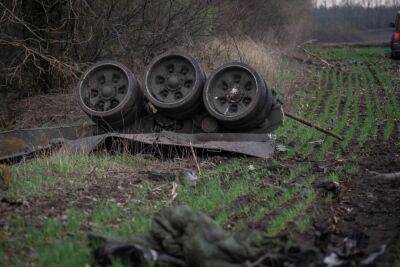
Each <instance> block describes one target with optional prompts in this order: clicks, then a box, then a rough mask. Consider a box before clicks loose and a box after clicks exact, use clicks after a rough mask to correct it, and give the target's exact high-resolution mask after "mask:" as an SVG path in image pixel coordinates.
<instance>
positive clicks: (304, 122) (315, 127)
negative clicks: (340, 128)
mask: <svg viewBox="0 0 400 267" xmlns="http://www.w3.org/2000/svg"><path fill="white" fill-rule="evenodd" d="M285 115H286V116H288V117H289V118H291V119H294V120H296V121H298V122H300V123H302V124H304V125H307V126H309V127H311V128H314V129H316V130H317V131H320V132H322V133H324V134H327V135H329V136H332V137H334V138H336V139H338V140H340V141H343V140H344V138H343V137H342V136H340V135H337V134H335V133H333V132H332V131H329V130H328V129H324V128H321V127H319V126H317V125H315V124H313V123H312V122H309V121H306V120H305V119H303V118H300V117H298V116H296V115H294V114H291V113H289V112H286V111H285Z"/></svg>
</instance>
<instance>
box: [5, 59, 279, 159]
mask: <svg viewBox="0 0 400 267" xmlns="http://www.w3.org/2000/svg"><path fill="white" fill-rule="evenodd" d="M142 84H143V86H140V83H139V81H138V79H137V78H136V77H135V75H134V74H133V73H132V72H131V71H130V70H129V69H128V68H127V67H126V66H124V65H123V64H121V63H119V62H117V61H102V62H98V63H96V64H94V65H92V66H91V67H90V68H89V69H87V70H86V72H85V73H84V74H83V75H82V77H81V79H80V81H79V83H78V86H77V87H76V95H77V100H78V103H79V105H80V107H81V108H82V110H83V111H84V112H85V113H86V114H87V115H88V116H89V117H90V118H91V119H92V120H93V122H94V123H95V124H94V125H91V126H85V127H83V126H74V127H61V128H41V129H27V130H16V131H10V132H4V133H1V134H0V160H2V161H5V160H15V159H20V158H23V157H26V156H28V155H31V154H35V153H37V152H38V151H42V150H46V149H50V148H53V147H54V146H60V145H61V147H62V149H64V150H65V151H66V152H68V153H91V152H93V151H96V150H98V149H99V148H104V147H106V148H108V149H116V147H119V145H120V144H122V143H124V145H125V146H128V147H130V148H134V149H136V151H137V150H138V149H140V152H148V151H149V149H150V150H151V151H152V152H154V151H157V152H160V151H162V150H164V148H169V149H171V148H174V149H177V148H184V149H185V148H190V149H192V151H194V150H195V149H196V150H202V151H206V152H211V153H212V152H219V151H226V152H233V153H240V154H244V155H249V156H255V157H261V158H269V157H271V156H272V154H273V151H274V140H273V138H272V137H271V135H270V133H271V132H273V131H274V130H276V129H277V128H278V127H279V126H281V125H282V122H283V110H282V106H281V104H280V103H279V102H278V101H277V99H276V98H275V96H274V94H273V91H272V90H271V88H270V87H269V86H268V85H267V83H266V82H265V80H264V79H263V77H262V76H261V75H260V74H259V73H258V72H257V71H255V70H254V69H253V68H252V67H251V66H249V65H246V64H243V63H238V62H233V63H228V64H225V65H223V66H221V67H219V68H217V69H216V70H214V71H213V72H212V73H211V74H210V75H209V76H208V77H206V74H205V72H204V71H203V69H202V67H201V65H200V64H199V62H198V61H196V60H195V59H194V58H192V57H191V56H189V55H187V54H184V53H180V52H170V53H167V54H163V55H161V56H159V57H157V58H155V59H154V60H153V61H152V63H151V64H150V65H149V66H148V67H147V69H146V72H145V75H144V77H143V82H142ZM121 141H126V142H121ZM116 144H118V145H116ZM155 148H156V149H155Z"/></svg>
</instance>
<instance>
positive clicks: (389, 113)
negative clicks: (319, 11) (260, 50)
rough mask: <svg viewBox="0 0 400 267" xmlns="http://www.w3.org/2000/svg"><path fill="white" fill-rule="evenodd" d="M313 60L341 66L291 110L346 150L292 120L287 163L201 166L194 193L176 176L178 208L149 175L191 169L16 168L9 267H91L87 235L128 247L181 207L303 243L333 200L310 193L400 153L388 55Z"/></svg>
mask: <svg viewBox="0 0 400 267" xmlns="http://www.w3.org/2000/svg"><path fill="white" fill-rule="evenodd" d="M313 52H314V53H318V54H319V55H320V56H321V57H322V58H324V59H326V60H327V61H328V62H329V63H330V64H332V65H333V67H328V66H326V65H324V64H323V63H320V62H317V61H316V62H315V64H313V65H309V66H307V67H305V70H304V75H303V76H304V78H303V80H304V82H303V83H302V84H303V86H302V88H300V89H299V90H298V92H296V95H295V98H294V100H293V101H292V102H291V103H290V105H291V107H290V108H291V110H295V111H296V113H297V114H298V115H300V116H302V117H304V118H306V119H308V120H310V121H314V122H316V123H317V124H318V125H320V126H323V127H326V128H329V129H331V130H332V131H333V132H336V133H338V134H341V135H342V136H343V137H344V139H345V140H344V141H337V140H335V139H334V138H332V137H327V136H325V135H323V134H321V133H319V132H317V131H316V130H314V129H311V128H308V127H306V126H303V125H301V124H299V123H297V122H295V121H293V120H291V119H286V120H285V124H284V126H283V127H282V128H280V129H279V130H278V131H277V132H276V134H277V137H278V143H281V144H284V145H285V146H286V147H287V148H288V151H287V152H284V153H278V154H277V155H276V156H275V158H274V159H272V160H270V161H262V160H257V159H249V158H242V157H238V158H230V159H228V158H220V157H217V158H212V159H207V158H203V159H199V161H200V167H201V169H202V173H201V175H200V177H199V184H198V185H197V187H195V188H193V187H191V186H190V185H188V184H185V183H184V182H182V181H179V176H180V172H179V170H177V171H176V177H177V180H178V181H177V184H178V188H177V196H176V198H173V197H172V196H171V189H172V183H173V182H172V181H152V180H149V179H146V178H145V177H142V176H143V175H142V174H140V172H141V171H144V170H149V169H156V170H164V171H169V170H171V169H174V168H176V169H180V168H195V165H194V162H193V160H192V159H190V158H188V159H174V160H167V161H160V160H158V159H148V157H143V156H131V155H127V154H126V155H117V156H110V155H98V156H90V157H81V156H79V157H71V156H68V157H65V156H62V155H54V156H52V157H50V158H39V159H34V160H31V161H29V162H26V163H21V164H18V165H16V166H14V167H12V173H13V183H12V184H11V186H10V188H9V189H8V190H7V191H4V192H2V193H1V194H4V195H5V196H7V197H9V198H13V199H18V200H20V201H21V202H22V205H21V206H20V207H18V208H15V209H13V210H12V209H11V208H10V210H5V211H0V214H3V215H4V216H5V217H6V218H7V219H6V222H7V224H5V226H4V227H2V228H0V230H1V232H0V266H25V265H26V262H32V263H33V265H37V266H85V264H90V263H91V262H92V259H91V254H90V249H89V248H88V246H87V234H88V233H89V232H94V233H99V234H103V235H106V236H110V237H116V238H127V237H129V236H132V235H135V234H137V233H139V232H142V231H146V229H148V228H149V226H150V222H151V218H152V214H153V213H154V212H156V211H158V210H159V209H161V208H162V207H166V206H171V205H172V206H173V205H178V204H183V203H184V204H187V205H189V206H191V207H194V208H196V209H200V210H202V211H204V212H205V213H207V214H209V215H210V216H212V217H213V218H214V219H215V220H216V221H217V222H218V223H220V224H221V225H223V226H224V227H225V228H226V229H230V230H233V231H237V230H242V229H246V228H249V227H250V228H257V229H262V230H264V231H266V232H267V233H268V234H269V235H271V236H276V235H278V234H282V233H288V234H289V235H291V234H292V233H296V234H298V235H302V234H305V233H306V232H307V230H308V229H309V227H310V225H311V224H312V222H313V220H314V219H316V218H318V217H319V216H321V214H322V213H323V212H324V207H325V205H326V204H327V203H329V202H330V201H331V197H332V196H331V195H330V194H321V193H320V192H319V191H318V190H317V189H315V188H314V187H313V184H315V183H317V182H321V181H334V182H338V183H342V182H345V181H346V180H348V179H352V177H354V176H355V175H357V174H358V173H359V172H360V160H359V158H360V155H361V154H362V153H364V152H363V151H365V149H367V148H368V147H370V146H371V145H372V144H376V143H388V144H391V145H392V146H395V147H398V148H399V149H400V143H399V139H398V136H399V134H400V122H399V119H400V105H399V99H400V98H399V92H396V86H398V85H399V84H400V83H399V79H398V75H395V72H396V71H397V69H396V66H395V65H394V63H393V62H392V61H391V60H390V59H388V58H386V57H385V55H386V54H387V53H388V52H389V50H388V49H385V48H334V49H328V48H324V49H322V48H321V49H314V51H313ZM278 89H279V88H278ZM250 165H252V167H251V168H250ZM325 166H329V167H327V168H325V169H324V167H325ZM253 167H254V168H253ZM322 169H324V170H322ZM138 178H140V180H139V181H137V180H138ZM135 181H137V182H135Z"/></svg>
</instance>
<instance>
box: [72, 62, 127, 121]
mask: <svg viewBox="0 0 400 267" xmlns="http://www.w3.org/2000/svg"><path fill="white" fill-rule="evenodd" d="M130 75H131V74H130V71H129V70H128V69H127V68H126V67H125V66H123V65H122V64H119V63H117V62H104V63H102V62H99V63H97V64H96V65H95V66H93V67H92V68H91V69H89V70H88V71H87V72H86V73H85V74H84V76H83V77H82V79H81V82H80V83H79V97H80V102H81V104H82V106H83V108H84V109H85V110H86V111H88V112H89V113H91V114H95V115H97V116H105V115H109V114H114V113H115V112H118V110H119V109H120V108H122V107H123V105H124V104H125V103H126V102H127V101H128V98H129V97H130V96H131V95H132V92H131V88H130V87H131V86H132V84H131V82H132V81H131V77H130Z"/></svg>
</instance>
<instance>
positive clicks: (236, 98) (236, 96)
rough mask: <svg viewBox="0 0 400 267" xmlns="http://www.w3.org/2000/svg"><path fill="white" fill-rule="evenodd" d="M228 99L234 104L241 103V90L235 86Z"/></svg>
mask: <svg viewBox="0 0 400 267" xmlns="http://www.w3.org/2000/svg"><path fill="white" fill-rule="evenodd" d="M227 97H228V99H229V100H230V102H233V103H237V102H240V100H241V99H242V93H241V90H240V89H239V88H238V87H236V86H234V87H233V88H232V89H231V90H230V91H229V93H228V96H227Z"/></svg>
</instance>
